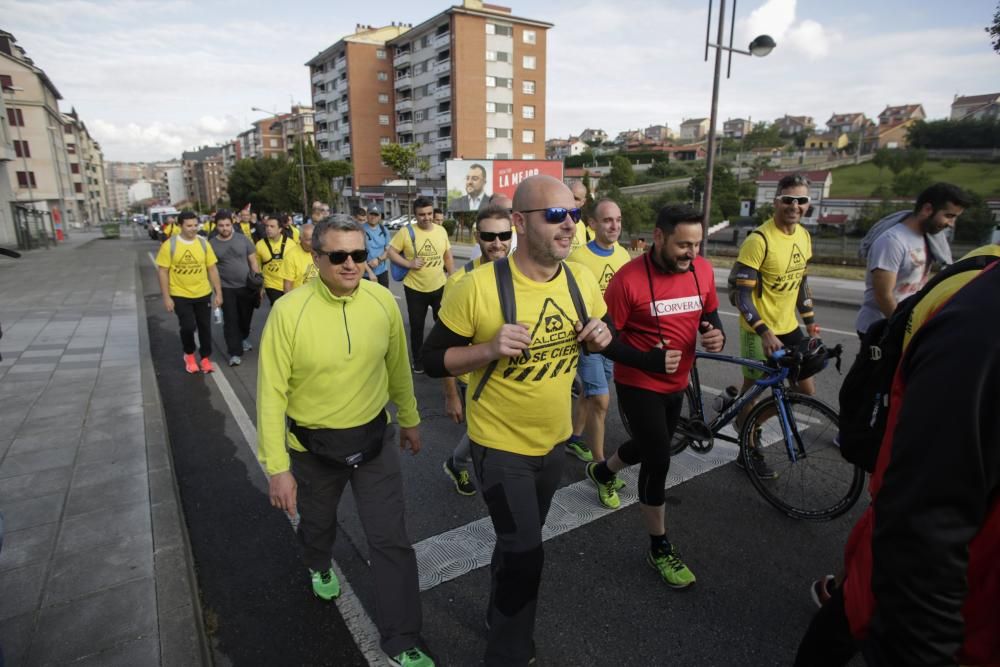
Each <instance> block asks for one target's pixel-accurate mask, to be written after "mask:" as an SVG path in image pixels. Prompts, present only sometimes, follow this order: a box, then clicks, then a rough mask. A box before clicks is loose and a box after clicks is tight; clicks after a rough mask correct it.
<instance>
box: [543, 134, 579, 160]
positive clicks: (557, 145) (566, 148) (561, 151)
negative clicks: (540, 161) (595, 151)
mask: <svg viewBox="0 0 1000 667" xmlns="http://www.w3.org/2000/svg"><path fill="white" fill-rule="evenodd" d="M588 148H590V147H589V146H588V145H587V144H585V143H583V142H582V141H580V140H579V139H578V138H577V137H570V138H569V139H549V140H548V141H546V142H545V156H546V157H548V158H549V159H550V160H563V159H565V158H567V157H570V156H572V155H580V154H581V153H583V152H584V151H586V150H587V149H588Z"/></svg>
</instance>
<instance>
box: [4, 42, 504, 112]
mask: <svg viewBox="0 0 1000 667" xmlns="http://www.w3.org/2000/svg"><path fill="white" fill-rule="evenodd" d="M487 25H489V24H488V23H487ZM486 87H487V88H496V87H497V78H496V77H495V76H488V77H486ZM8 111H10V109H8ZM18 111H20V109H18Z"/></svg>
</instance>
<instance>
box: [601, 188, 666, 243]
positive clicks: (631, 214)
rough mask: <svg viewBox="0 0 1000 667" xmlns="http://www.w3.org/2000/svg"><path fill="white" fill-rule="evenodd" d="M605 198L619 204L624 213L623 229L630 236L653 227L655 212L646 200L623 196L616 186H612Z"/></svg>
mask: <svg viewBox="0 0 1000 667" xmlns="http://www.w3.org/2000/svg"><path fill="white" fill-rule="evenodd" d="M605 196H607V197H608V198H609V199H612V200H614V201H615V203H617V204H618V208H620V209H621V212H622V227H623V228H624V229H625V231H626V232H628V233H629V234H635V233H637V232H639V231H640V230H642V229H648V228H649V227H650V226H652V224H653V219H654V217H655V212H654V211H653V209H652V207H651V206H650V205H649V203H648V201H647V200H646V199H642V198H639V197H630V196H628V195H626V194H623V193H622V191H621V190H619V189H618V186H616V185H611V186H610V187H609V188H608V189H607V191H606V192H605Z"/></svg>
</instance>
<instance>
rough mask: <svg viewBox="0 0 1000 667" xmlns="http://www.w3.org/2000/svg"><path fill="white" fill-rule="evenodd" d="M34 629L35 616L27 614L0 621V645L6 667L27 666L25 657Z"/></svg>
mask: <svg viewBox="0 0 1000 667" xmlns="http://www.w3.org/2000/svg"><path fill="white" fill-rule="evenodd" d="M34 627H35V614H34V613H30V612H29V613H27V614H21V615H20V616H15V617H13V618H8V619H6V620H3V621H0V645H2V646H3V655H4V659H5V660H6V661H7V664H8V665H11V667H13V666H14V665H24V664H27V661H26V660H25V657H26V656H27V654H28V646H30V645H31V633H32V631H33V630H34Z"/></svg>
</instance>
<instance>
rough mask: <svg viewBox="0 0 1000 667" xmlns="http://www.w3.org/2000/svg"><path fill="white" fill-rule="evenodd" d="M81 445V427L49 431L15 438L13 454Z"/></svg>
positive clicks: (11, 448)
mask: <svg viewBox="0 0 1000 667" xmlns="http://www.w3.org/2000/svg"><path fill="white" fill-rule="evenodd" d="M79 445H80V429H72V430H59V431H49V432H48V433H36V434H34V435H27V436H24V437H19V438H15V439H14V444H12V445H11V446H10V453H11V454H28V453H29V452H40V451H42V450H45V449H67V448H73V449H75V448H76V447H78V446H79Z"/></svg>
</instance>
